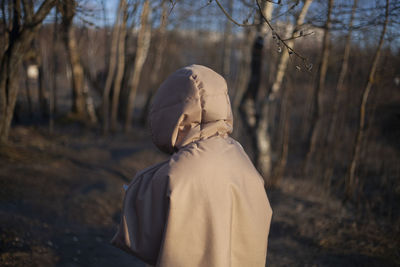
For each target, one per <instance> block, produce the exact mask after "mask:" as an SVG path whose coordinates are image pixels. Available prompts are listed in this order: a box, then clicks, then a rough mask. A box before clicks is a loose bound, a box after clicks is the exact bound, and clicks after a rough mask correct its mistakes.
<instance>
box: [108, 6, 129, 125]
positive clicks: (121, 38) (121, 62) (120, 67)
mask: <svg viewBox="0 0 400 267" xmlns="http://www.w3.org/2000/svg"><path fill="white" fill-rule="evenodd" d="M120 12H121V13H122V14H120V15H118V16H121V24H120V26H119V34H118V41H117V58H118V64H117V69H116V75H115V80H114V87H113V96H112V105H111V129H112V130H113V131H114V130H115V129H116V127H117V119H118V118H117V116H118V104H119V95H120V92H121V86H122V78H123V76H124V70H125V40H126V34H127V31H126V22H127V20H128V6H127V4H126V1H125V0H121V1H120Z"/></svg>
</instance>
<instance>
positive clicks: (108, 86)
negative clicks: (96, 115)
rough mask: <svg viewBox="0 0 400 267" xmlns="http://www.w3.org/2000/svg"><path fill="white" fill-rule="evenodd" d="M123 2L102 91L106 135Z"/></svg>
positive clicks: (116, 22)
mask: <svg viewBox="0 0 400 267" xmlns="http://www.w3.org/2000/svg"><path fill="white" fill-rule="evenodd" d="M124 2H125V0H120V2H119V6H118V11H117V17H116V19H115V23H114V28H113V32H112V39H111V49H110V60H109V64H108V73H107V79H106V83H105V86H104V91H103V133H104V134H106V133H107V132H108V130H109V127H110V125H109V124H110V123H109V120H110V118H109V102H110V92H111V87H112V83H113V80H114V75H115V70H116V65H117V51H118V39H119V38H118V36H119V29H120V21H121V10H122V5H123V3H124Z"/></svg>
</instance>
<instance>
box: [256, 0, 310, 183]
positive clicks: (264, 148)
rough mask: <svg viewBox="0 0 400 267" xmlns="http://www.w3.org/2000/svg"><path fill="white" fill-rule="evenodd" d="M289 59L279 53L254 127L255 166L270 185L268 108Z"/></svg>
mask: <svg viewBox="0 0 400 267" xmlns="http://www.w3.org/2000/svg"><path fill="white" fill-rule="evenodd" d="M311 2H312V0H306V1H305V2H304V5H303V7H302V9H301V11H300V14H299V16H298V17H297V20H296V25H295V27H294V29H293V31H292V35H291V37H292V38H294V37H296V36H297V35H298V29H299V27H300V26H301V25H302V24H303V23H304V19H305V17H306V14H307V12H308V9H309V7H310V5H311ZM292 38H291V40H289V41H287V44H288V45H289V46H291V47H293V45H294V43H293V39H292ZM288 59H289V52H288V53H285V52H283V54H282V55H281V57H280V59H279V64H278V69H277V72H276V77H275V80H274V82H273V84H272V86H271V90H269V93H268V94H267V95H266V97H265V98H264V100H263V101H262V104H261V112H260V118H259V123H258V125H257V128H256V135H255V136H256V142H257V149H258V153H257V155H258V156H257V158H256V166H257V167H258V169H259V171H260V172H261V174H262V176H263V177H264V179H265V181H266V185H267V186H268V185H271V181H270V179H269V178H270V176H271V164H272V163H271V162H272V153H271V152H272V151H271V137H270V135H269V129H268V127H269V122H268V117H269V109H270V105H271V101H272V100H274V99H275V98H276V96H277V93H278V92H279V90H280V89H281V86H282V80H283V77H284V75H285V72H286V68H287V63H288Z"/></svg>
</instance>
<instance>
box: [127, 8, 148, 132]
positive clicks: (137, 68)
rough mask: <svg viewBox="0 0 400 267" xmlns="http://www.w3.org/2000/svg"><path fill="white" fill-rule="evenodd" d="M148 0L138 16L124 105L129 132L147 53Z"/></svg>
mask: <svg viewBox="0 0 400 267" xmlns="http://www.w3.org/2000/svg"><path fill="white" fill-rule="evenodd" d="M150 11H151V10H150V1H149V0H145V2H144V3H143V7H142V14H141V18H140V29H139V33H138V36H137V48H136V56H135V62H134V69H133V74H132V79H131V81H130V84H129V89H128V104H127V107H126V114H125V115H126V116H125V131H126V132H129V131H130V129H131V124H132V115H133V108H134V104H135V99H136V92H137V88H138V86H139V81H140V74H141V72H142V68H143V64H144V61H145V60H146V57H147V53H148V51H149V47H150V37H151V36H150V34H151V24H150V23H149V15H150Z"/></svg>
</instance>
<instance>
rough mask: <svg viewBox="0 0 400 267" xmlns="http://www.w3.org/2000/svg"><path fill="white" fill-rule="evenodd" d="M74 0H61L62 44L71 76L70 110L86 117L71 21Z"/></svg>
mask: <svg viewBox="0 0 400 267" xmlns="http://www.w3.org/2000/svg"><path fill="white" fill-rule="evenodd" d="M76 5H77V3H76V2H75V0H66V1H63V2H62V7H61V10H60V11H61V14H62V21H63V23H62V24H63V37H64V44H65V47H66V49H67V54H68V61H69V65H70V67H71V78H72V112H73V113H75V114H76V115H77V116H78V117H79V118H85V117H86V105H85V97H84V94H83V86H84V74H83V68H82V66H81V63H80V58H79V52H78V45H77V42H76V38H75V29H74V27H73V26H72V22H73V19H74V16H75V12H76Z"/></svg>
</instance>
